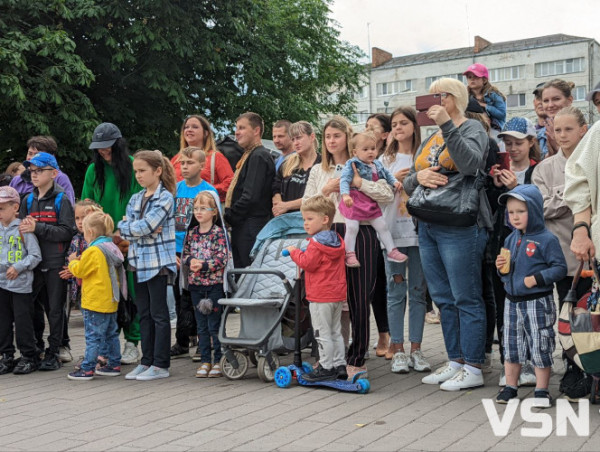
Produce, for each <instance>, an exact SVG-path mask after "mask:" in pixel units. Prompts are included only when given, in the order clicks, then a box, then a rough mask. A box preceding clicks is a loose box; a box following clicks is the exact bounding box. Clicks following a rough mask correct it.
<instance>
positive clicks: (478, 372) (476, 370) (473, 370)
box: [465, 364, 481, 375]
mask: <svg viewBox="0 0 600 452" xmlns="http://www.w3.org/2000/svg"><path fill="white" fill-rule="evenodd" d="M465 369H467V370H468V371H469V372H471V373H472V374H473V375H481V369H479V368H478V367H473V366H469V365H468V364H465Z"/></svg>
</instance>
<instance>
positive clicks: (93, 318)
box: [68, 212, 127, 380]
mask: <svg viewBox="0 0 600 452" xmlns="http://www.w3.org/2000/svg"><path fill="white" fill-rule="evenodd" d="M114 226H115V224H114V223H113V221H112V218H111V217H110V215H108V214H105V213H102V212H94V213H92V214H90V215H88V216H86V217H85V219H84V220H83V225H82V229H83V235H84V238H85V240H86V242H87V243H88V244H89V247H88V248H87V249H86V250H85V251H84V252H83V254H81V257H79V256H77V254H76V253H71V254H70V255H69V271H70V272H71V273H72V274H73V276H75V277H76V278H81V280H82V289H81V291H82V296H81V311H82V314H83V325H84V330H85V357H84V359H83V362H82V363H81V367H80V369H78V370H76V371H74V372H71V373H70V374H69V375H68V378H69V379H70V380H91V379H92V378H94V369H96V374H97V375H104V376H108V377H115V376H118V375H120V374H121V353H120V344H119V329H118V326H117V308H118V304H119V299H120V294H119V287H121V288H123V289H124V290H125V289H126V288H127V283H126V280H125V270H124V269H123V254H121V251H120V250H119V248H118V247H117V245H115V244H114V243H113V242H112V238H111V237H109V236H110V234H112V231H113V229H114ZM117 269H118V271H117ZM103 343H106V345H107V347H106V348H107V350H108V353H107V355H108V362H107V364H106V365H104V366H102V367H100V368H96V362H97V360H98V354H99V351H100V347H101V345H102V344H103Z"/></svg>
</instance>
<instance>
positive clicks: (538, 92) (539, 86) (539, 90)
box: [532, 82, 546, 96]
mask: <svg viewBox="0 0 600 452" xmlns="http://www.w3.org/2000/svg"><path fill="white" fill-rule="evenodd" d="M545 84H546V82H542V83H538V84H537V85H535V89H534V90H533V92H532V94H533V95H534V96H539V95H541V94H542V88H543V87H544V85H545Z"/></svg>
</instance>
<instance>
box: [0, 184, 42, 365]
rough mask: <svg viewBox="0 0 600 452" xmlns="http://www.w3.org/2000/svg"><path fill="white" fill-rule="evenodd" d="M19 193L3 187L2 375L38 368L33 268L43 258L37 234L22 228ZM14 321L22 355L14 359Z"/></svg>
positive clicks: (0, 234) (0, 225)
mask: <svg viewBox="0 0 600 452" xmlns="http://www.w3.org/2000/svg"><path fill="white" fill-rule="evenodd" d="M19 202H20V197H19V193H18V192H17V190H15V189H14V188H12V187H0V375H3V374H7V373H9V372H12V373H14V374H29V373H31V372H33V371H35V370H37V368H38V362H39V359H38V356H37V353H36V348H35V336H34V335H33V321H32V318H31V314H32V312H33V297H32V296H31V291H32V284H33V269H34V268H35V267H36V266H37V265H38V264H39V263H40V261H41V260H42V255H41V252H40V247H39V245H38V241H37V239H36V237H35V235H33V234H31V233H27V234H21V233H20V232H19V224H20V223H21V220H19V219H18V213H19ZM13 323H14V325H15V329H16V335H17V347H18V348H19V351H20V352H21V359H20V360H19V361H18V362H17V361H15V359H14V354H15V347H14V345H13Z"/></svg>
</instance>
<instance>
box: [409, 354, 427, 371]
mask: <svg viewBox="0 0 600 452" xmlns="http://www.w3.org/2000/svg"><path fill="white" fill-rule="evenodd" d="M408 365H409V366H410V367H412V368H414V369H415V370H416V371H417V372H431V366H430V365H429V363H428V362H427V361H426V360H425V357H424V356H423V352H422V351H421V350H415V351H414V352H412V353H411V354H410V362H409V363H408Z"/></svg>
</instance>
